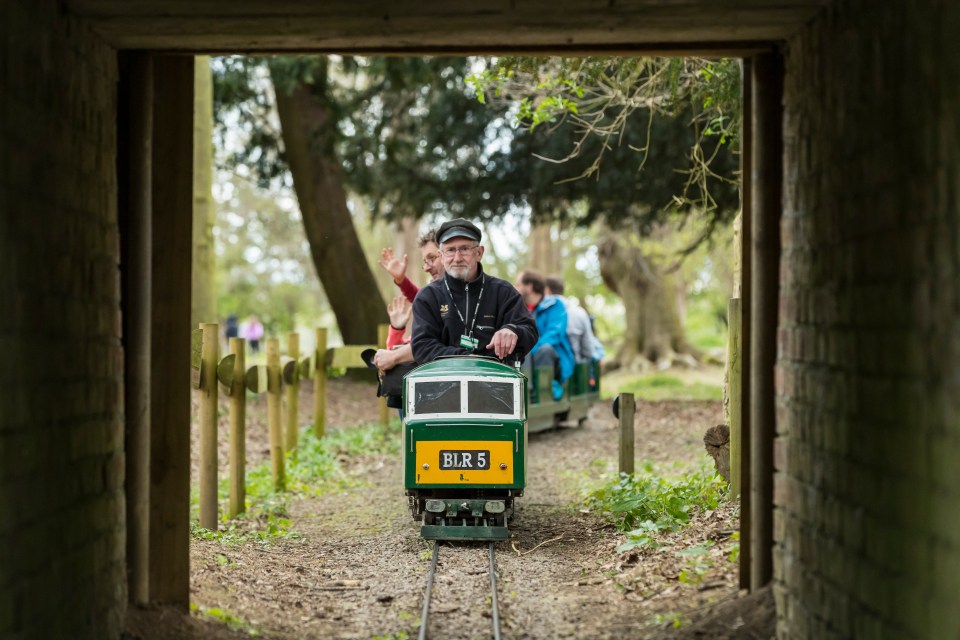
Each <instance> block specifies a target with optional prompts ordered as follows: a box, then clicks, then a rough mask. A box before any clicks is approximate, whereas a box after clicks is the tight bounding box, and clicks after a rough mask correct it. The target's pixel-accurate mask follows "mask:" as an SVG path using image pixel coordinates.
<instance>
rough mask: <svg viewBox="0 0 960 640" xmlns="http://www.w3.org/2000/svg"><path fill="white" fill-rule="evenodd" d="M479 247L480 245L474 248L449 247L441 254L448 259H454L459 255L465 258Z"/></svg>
mask: <svg viewBox="0 0 960 640" xmlns="http://www.w3.org/2000/svg"><path fill="white" fill-rule="evenodd" d="M479 246H480V245H478V244H475V245H473V246H472V247H447V248H446V249H443V250H442V251H441V253H443V255H444V257H447V258H452V257H453V256H455V255H457V254H458V253H459V254H460V255H462V256H465V255H467V254H468V253H470V252H471V251H473V250H474V249H476V248H477V247H479Z"/></svg>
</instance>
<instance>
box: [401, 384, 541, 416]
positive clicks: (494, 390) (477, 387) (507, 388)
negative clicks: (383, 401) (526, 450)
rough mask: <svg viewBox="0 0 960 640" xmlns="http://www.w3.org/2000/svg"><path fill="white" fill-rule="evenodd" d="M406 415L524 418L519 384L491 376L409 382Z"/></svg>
mask: <svg viewBox="0 0 960 640" xmlns="http://www.w3.org/2000/svg"><path fill="white" fill-rule="evenodd" d="M407 412H408V413H409V414H412V415H417V416H422V417H445V418H453V417H466V416H469V417H471V418H500V419H503V418H514V419H521V418H522V417H523V416H522V415H521V414H522V413H523V401H522V398H521V387H520V382H519V380H510V379H505V378H494V377H489V376H462V377H454V376H449V377H447V376H443V377H439V376H438V377H436V378H432V379H426V380H425V379H414V380H410V381H408V388H407Z"/></svg>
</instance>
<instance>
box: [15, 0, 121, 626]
mask: <svg viewBox="0 0 960 640" xmlns="http://www.w3.org/2000/svg"><path fill="white" fill-rule="evenodd" d="M59 5H60V3H58V2H47V1H44V2H0V637H2V638H111V637H118V636H119V632H120V629H121V623H122V616H123V614H124V611H125V602H126V587H125V584H126V582H125V575H124V500H123V473H124V472H123V469H124V464H123V430H122V386H121V385H122V354H121V347H120V312H119V275H118V274H119V272H118V259H119V247H118V234H117V213H116V202H115V200H116V196H115V193H116V178H115V173H116V169H115V162H116V160H115V146H116V141H115V137H116V133H115V129H116V123H115V120H114V113H115V103H116V99H115V83H116V75H117V71H116V56H115V53H114V52H113V51H112V50H111V49H110V48H108V47H106V46H105V45H104V44H103V43H102V42H101V41H99V40H98V39H97V38H96V37H95V36H94V35H93V34H91V33H90V32H89V31H88V30H87V29H85V28H84V27H83V26H82V25H79V24H77V23H76V22H73V21H71V20H69V19H67V18H66V17H65V16H63V15H61V13H60V9H59Z"/></svg>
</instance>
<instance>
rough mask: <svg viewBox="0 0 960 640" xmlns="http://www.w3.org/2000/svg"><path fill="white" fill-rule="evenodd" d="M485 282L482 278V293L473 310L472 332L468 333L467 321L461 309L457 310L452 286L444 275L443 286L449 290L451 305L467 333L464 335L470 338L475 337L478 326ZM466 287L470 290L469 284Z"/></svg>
mask: <svg viewBox="0 0 960 640" xmlns="http://www.w3.org/2000/svg"><path fill="white" fill-rule="evenodd" d="M484 281H485V279H484V277H483V276H480V293H479V294H478V295H477V306H476V307H475V308H474V309H473V322H471V323H470V330H469V331H467V321H466V320H465V319H464V317H463V314H462V313H460V309H459V308H457V303H456V301H454V299H453V292H452V291H450V285H449V284H448V283H447V275H446V274H444V275H443V286H445V287H446V288H447V295H449V296H450V304H452V305H453V310H454V311H456V312H457V315H458V316H460V322H461V323H462V324H463V330H464V331H465V332H466V333H464V335H466V336H470V337H471V338H472V337H473V328H474V327H475V326H476V325H477V312H478V311H480V299H481V298H483V284H484ZM466 286H467V287H468V288H469V287H470V284H469V283H467V285H466ZM468 295H469V294H468ZM468 304H469V303H468ZM464 311H469V309H464Z"/></svg>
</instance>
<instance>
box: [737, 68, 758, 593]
mask: <svg viewBox="0 0 960 640" xmlns="http://www.w3.org/2000/svg"><path fill="white" fill-rule="evenodd" d="M742 83H743V85H742V86H743V95H742V99H743V116H742V121H743V126H742V127H741V139H740V145H741V149H742V152H741V154H740V181H741V184H740V197H741V200H742V202H741V204H742V206H741V212H740V393H741V396H740V588H741V589H750V565H751V562H752V558H753V552H752V549H751V542H750V540H751V538H750V526H751V525H750V522H751V520H752V507H751V502H750V488H751V482H750V460H751V455H750V446H751V445H750V442H751V436H750V434H751V431H752V430H751V427H750V396H751V394H752V390H751V388H750V367H751V355H750V354H751V346H750V336H751V335H753V331H752V330H751V318H750V314H751V310H752V309H753V250H752V247H753V229H752V227H753V138H754V129H753V128H754V126H755V123H754V122H753V62H752V61H751V59H750V58H744V60H743V76H742ZM732 464H733V462H732V461H731V465H732Z"/></svg>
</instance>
